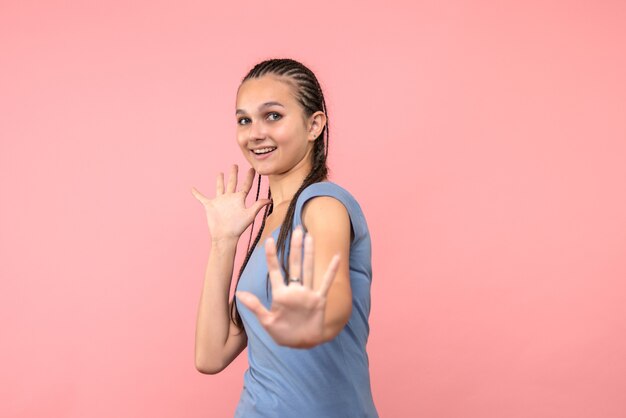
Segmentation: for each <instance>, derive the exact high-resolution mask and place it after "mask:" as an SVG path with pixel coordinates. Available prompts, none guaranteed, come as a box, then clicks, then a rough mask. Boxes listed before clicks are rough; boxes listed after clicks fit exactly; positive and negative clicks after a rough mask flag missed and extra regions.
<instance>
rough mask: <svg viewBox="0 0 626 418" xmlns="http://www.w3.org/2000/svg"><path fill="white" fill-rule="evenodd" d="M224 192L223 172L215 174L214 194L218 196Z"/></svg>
mask: <svg viewBox="0 0 626 418" xmlns="http://www.w3.org/2000/svg"><path fill="white" fill-rule="evenodd" d="M221 194H224V173H219V174H218V175H217V183H216V185H215V195H217V196H219V195H221Z"/></svg>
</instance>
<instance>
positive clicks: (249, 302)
mask: <svg viewBox="0 0 626 418" xmlns="http://www.w3.org/2000/svg"><path fill="white" fill-rule="evenodd" d="M235 296H237V299H239V301H240V302H241V303H243V304H244V306H245V307H246V308H248V309H250V310H251V311H252V312H254V314H255V315H256V316H257V317H258V318H259V320H263V318H265V316H266V315H267V314H269V311H268V310H267V309H265V306H263V304H262V303H261V301H259V299H258V298H257V297H256V296H254V295H253V294H252V293H250V292H244V291H241V290H240V291H238V292H235Z"/></svg>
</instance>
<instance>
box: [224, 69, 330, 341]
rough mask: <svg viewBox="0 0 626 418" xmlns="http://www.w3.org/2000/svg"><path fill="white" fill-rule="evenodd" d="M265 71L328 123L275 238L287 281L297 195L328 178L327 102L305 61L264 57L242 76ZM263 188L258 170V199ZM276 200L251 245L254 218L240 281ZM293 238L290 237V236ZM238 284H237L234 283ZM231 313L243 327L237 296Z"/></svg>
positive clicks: (256, 75)
mask: <svg viewBox="0 0 626 418" xmlns="http://www.w3.org/2000/svg"><path fill="white" fill-rule="evenodd" d="M264 75H274V76H279V77H281V78H282V79H284V80H285V81H286V82H287V83H289V84H290V85H291V86H292V88H293V90H294V93H295V97H296V99H297V101H298V103H300V105H301V106H302V109H303V112H304V115H305V117H309V116H311V115H312V114H313V113H315V112H317V111H322V112H324V114H325V115H326V120H327V122H326V124H325V126H324V128H323V129H322V132H320V134H319V135H318V137H317V138H315V141H314V143H313V154H312V157H311V158H312V161H311V163H312V168H311V171H310V172H309V174H308V175H307V176H306V177H305V178H304V180H303V181H302V184H301V185H300V188H299V189H298V190H297V191H296V193H295V194H294V196H293V198H292V199H291V202H290V203H289V207H288V208H287V214H286V215H285V220H284V221H283V223H282V225H281V226H280V232H279V234H278V241H277V242H276V249H277V252H278V254H282V258H281V260H280V263H281V265H282V268H283V270H284V271H285V273H286V275H285V284H287V279H286V278H287V277H289V267H288V265H287V256H286V251H285V249H286V248H287V246H288V245H289V244H290V243H289V242H287V237H288V235H289V232H290V231H291V224H292V223H293V218H294V213H295V209H296V202H297V200H298V196H300V193H302V190H304V189H305V188H306V187H307V186H309V185H311V184H313V183H317V182H320V181H325V180H327V178H328V166H327V165H326V158H327V156H328V136H329V134H328V113H327V111H326V102H325V100H324V94H323V93H322V88H321V87H320V84H319V82H318V81H317V78H316V77H315V74H313V72H312V71H311V70H310V69H308V68H307V67H306V66H304V65H303V64H302V63H300V62H298V61H296V60H293V59H288V58H281V59H278V58H275V59H269V60H265V61H263V62H260V63H259V64H257V65H255V66H254V67H253V68H252V69H251V70H250V71H249V72H248V74H247V75H246V76H245V77H244V78H243V79H242V80H241V83H242V84H243V82H244V81H246V80H249V79H251V78H260V77H262V76H264ZM324 134H326V142H324ZM260 190H261V175H260V174H259V176H258V179H257V192H256V200H258V199H259V193H260ZM271 196H272V193H271V190H269V189H268V193H267V198H268V199H269V198H271ZM273 207H274V206H273V203H270V204H269V205H266V206H265V212H264V214H263V221H262V223H261V227H260V228H259V232H258V233H257V235H256V238H255V239H254V243H253V244H252V245H250V244H251V241H252V231H253V229H254V221H253V222H252V227H251V228H250V239H249V240H248V251H247V254H246V258H245V260H244V261H243V263H242V265H241V269H240V270H239V276H238V277H237V284H238V283H239V280H240V279H241V274H242V273H243V271H244V269H245V268H246V265H247V264H248V260H249V259H250V256H251V255H252V252H253V251H254V249H255V248H256V245H257V243H258V242H259V240H260V239H261V234H262V233H263V229H264V227H265V219H266V218H267V217H268V215H269V214H271V213H272V210H273ZM289 240H291V238H289ZM235 286H237V285H235ZM269 288H270V281H269V273H268V274H267V276H266V294H267V295H268V297H269ZM230 317H231V320H232V321H233V323H234V324H235V325H236V326H237V328H238V329H239V330H240V331H243V329H244V327H243V321H242V320H241V315H240V314H239V311H238V310H237V298H233V303H232V305H231V312H230Z"/></svg>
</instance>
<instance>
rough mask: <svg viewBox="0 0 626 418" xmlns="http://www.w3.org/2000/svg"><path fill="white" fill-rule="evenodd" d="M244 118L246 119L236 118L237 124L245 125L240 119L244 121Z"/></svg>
mask: <svg viewBox="0 0 626 418" xmlns="http://www.w3.org/2000/svg"><path fill="white" fill-rule="evenodd" d="M244 120H248V118H241V119H239V120H237V124H239V125H247V124H246V123H242V121H244Z"/></svg>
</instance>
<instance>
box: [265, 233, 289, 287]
mask: <svg viewBox="0 0 626 418" xmlns="http://www.w3.org/2000/svg"><path fill="white" fill-rule="evenodd" d="M265 258H266V259H267V271H268V273H269V274H270V281H271V283H272V291H274V290H276V289H280V288H281V287H285V280H284V279H283V273H282V272H281V271H280V266H279V264H278V257H277V256H276V243H275V242H274V238H272V237H269V238H268V239H266V240H265Z"/></svg>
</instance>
